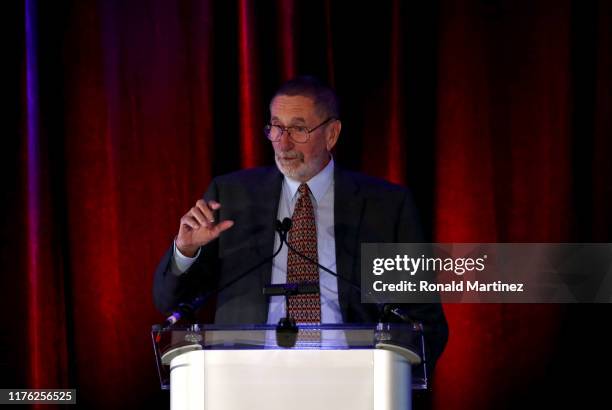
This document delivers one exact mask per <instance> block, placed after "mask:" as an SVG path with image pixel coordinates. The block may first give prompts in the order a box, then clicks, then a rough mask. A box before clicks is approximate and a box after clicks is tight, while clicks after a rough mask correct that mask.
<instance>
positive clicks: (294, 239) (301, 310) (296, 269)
mask: <svg viewBox="0 0 612 410" xmlns="http://www.w3.org/2000/svg"><path fill="white" fill-rule="evenodd" d="M298 192H299V194H300V196H299V198H298V200H297V203H296V204H295V210H294V211H293V217H292V218H291V219H292V225H291V229H290V230H289V237H288V240H287V242H288V243H289V245H291V247H293V248H294V249H295V250H297V251H299V252H300V253H302V254H304V255H306V256H308V257H309V258H311V259H312V260H314V261H316V262H318V261H319V258H318V252H317V226H316V224H315V217H314V210H313V208H312V202H311V201H310V195H309V193H310V189H308V185H306V184H301V185H300V187H299V188H298ZM305 282H311V283H316V284H317V285H318V284H319V267H318V266H317V265H315V264H313V263H312V262H309V261H307V260H305V259H304V258H302V257H301V256H299V255H297V254H296V253H295V252H293V251H291V250H289V253H288V255H287V283H305ZM289 315H290V316H291V317H292V318H294V319H295V321H296V322H297V323H320V322H321V297H320V293H319V292H317V293H314V294H310V295H296V296H290V297H289Z"/></svg>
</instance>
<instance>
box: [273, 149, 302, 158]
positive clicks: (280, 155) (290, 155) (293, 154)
mask: <svg viewBox="0 0 612 410" xmlns="http://www.w3.org/2000/svg"><path fill="white" fill-rule="evenodd" d="M275 155H276V158H277V159H281V160H282V159H285V160H287V159H296V158H298V159H304V154H303V153H301V152H299V151H287V152H277V153H276V154H275Z"/></svg>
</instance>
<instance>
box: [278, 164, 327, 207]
mask: <svg viewBox="0 0 612 410" xmlns="http://www.w3.org/2000/svg"><path fill="white" fill-rule="evenodd" d="M333 179H334V158H333V157H332V158H330V160H329V162H328V163H327V165H326V166H325V168H323V169H322V170H321V171H319V173H318V174H317V175H315V176H314V177H312V178H310V179H309V180H308V181H306V184H307V185H308V188H310V192H312V196H313V197H314V199H315V201H316V202H317V203H319V202H321V199H322V198H323V196H324V195H325V193H326V192H327V190H328V189H329V186H330V185H331V183H332V181H333ZM285 183H286V184H287V188H289V194H290V195H291V198H293V197H295V194H296V192H297V190H298V188H299V187H300V185H301V184H302V183H301V182H300V181H296V180H295V179H291V178H289V177H287V176H285Z"/></svg>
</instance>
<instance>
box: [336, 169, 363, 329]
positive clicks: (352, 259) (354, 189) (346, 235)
mask: <svg viewBox="0 0 612 410" xmlns="http://www.w3.org/2000/svg"><path fill="white" fill-rule="evenodd" d="M364 201H365V200H364V198H363V196H361V195H360V192H359V185H358V184H357V183H356V182H355V180H354V179H353V178H351V175H350V174H349V173H347V172H345V171H343V170H342V169H341V168H339V167H338V166H335V167H334V235H335V240H336V269H337V273H338V275H339V276H341V277H344V278H346V279H349V280H352V281H354V282H357V283H359V282H360V279H359V278H357V277H355V272H356V270H355V264H356V263H360V261H358V260H357V257H358V255H359V229H360V226H361V219H362V217H363V207H364ZM351 292H355V289H353V288H351V286H350V285H349V284H347V283H346V282H345V281H343V280H338V299H339V302H340V309H341V311H342V318H343V320H344V322H348V321H349V320H348V319H349V318H348V307H349V298H350V297H351ZM353 297H355V295H353Z"/></svg>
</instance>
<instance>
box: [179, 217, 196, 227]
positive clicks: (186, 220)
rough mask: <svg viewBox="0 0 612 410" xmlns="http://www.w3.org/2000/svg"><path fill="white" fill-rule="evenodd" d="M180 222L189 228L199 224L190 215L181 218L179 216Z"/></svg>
mask: <svg viewBox="0 0 612 410" xmlns="http://www.w3.org/2000/svg"><path fill="white" fill-rule="evenodd" d="M181 223H182V224H183V225H187V226H188V227H190V228H191V229H199V228H200V224H199V223H198V221H197V220H196V219H195V218H194V217H193V216H191V215H185V216H184V217H183V218H181Z"/></svg>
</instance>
